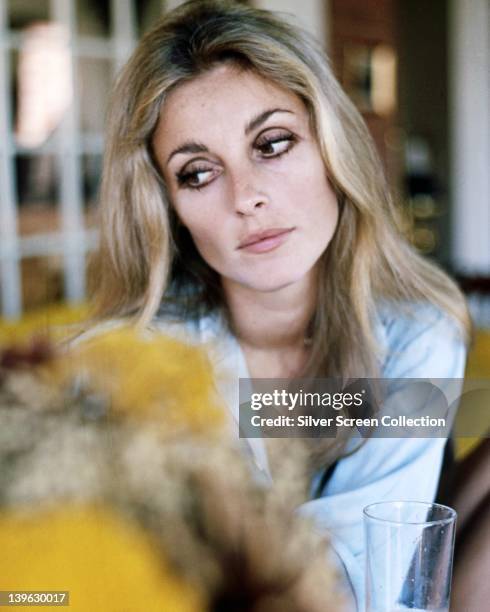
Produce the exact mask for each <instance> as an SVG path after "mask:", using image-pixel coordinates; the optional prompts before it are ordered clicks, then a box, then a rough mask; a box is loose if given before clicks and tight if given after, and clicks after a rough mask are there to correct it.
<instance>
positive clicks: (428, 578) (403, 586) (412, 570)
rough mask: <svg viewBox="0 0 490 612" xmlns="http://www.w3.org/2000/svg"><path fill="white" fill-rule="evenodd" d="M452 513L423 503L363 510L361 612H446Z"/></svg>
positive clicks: (397, 503) (375, 505) (384, 505)
mask: <svg viewBox="0 0 490 612" xmlns="http://www.w3.org/2000/svg"><path fill="white" fill-rule="evenodd" d="M455 525H456V512H455V511H454V510H453V509H452V508H449V507H448V506H442V505H440V504H430V503H425V502H412V501H400V502H396V501H393V502H380V503H377V504H371V505H370V506H367V507H366V508H364V526H365V535H366V612H395V611H396V610H414V611H419V612H426V611H428V610H432V611H434V612H435V611H437V612H448V611H449V597H450V593H451V574H452V565H453V552H454V536H455Z"/></svg>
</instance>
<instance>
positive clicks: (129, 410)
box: [57, 327, 225, 432]
mask: <svg viewBox="0 0 490 612" xmlns="http://www.w3.org/2000/svg"><path fill="white" fill-rule="evenodd" d="M57 369H58V372H60V371H61V373H62V377H63V378H64V379H65V380H67V379H68V380H69V379H73V378H74V377H78V378H79V379H80V380H82V381H83V383H85V384H87V385H88V387H89V389H90V390H91V391H93V392H95V393H96V394H101V395H102V396H104V397H108V398H109V400H110V404H111V405H110V410H111V413H112V414H120V415H124V416H138V417H140V418H145V417H150V418H155V419H157V420H158V421H159V422H161V423H162V424H163V425H164V426H165V427H168V428H173V427H177V428H179V427H184V428H185V429H190V430H192V431H196V432H198V431H204V432H211V431H217V430H219V429H220V428H221V425H222V424H223V423H224V415H225V413H224V408H223V404H222V402H221V400H220V397H219V395H218V392H217V389H216V385H215V378H214V373H213V369H212V367H211V364H210V361H209V359H208V357H207V355H206V352H205V350H204V349H203V348H199V347H196V346H191V345H188V344H184V343H183V342H180V341H178V340H175V339H174V338H171V337H169V336H165V335H162V334H153V333H152V334H149V333H145V334H144V333H143V332H141V331H137V330H136V329H134V328H132V327H121V328H118V329H115V330H111V331H106V332H104V333H99V334H96V335H95V336H94V337H92V338H90V339H88V340H85V341H83V342H81V343H80V344H79V345H77V346H76V347H75V348H74V349H73V350H72V351H70V352H69V353H68V354H67V355H66V356H63V358H62V359H60V360H59V363H58V368H57Z"/></svg>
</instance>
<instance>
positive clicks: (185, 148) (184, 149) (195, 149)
mask: <svg viewBox="0 0 490 612" xmlns="http://www.w3.org/2000/svg"><path fill="white" fill-rule="evenodd" d="M208 152H209V149H208V148H207V146H206V145H203V144H201V143H200V142H194V141H192V140H190V141H188V142H184V144H182V145H181V146H180V147H177V149H174V150H173V151H172V153H170V155H169V156H168V158H167V162H166V165H168V163H169V162H170V160H171V159H172V157H173V156H174V155H178V154H179V153H208Z"/></svg>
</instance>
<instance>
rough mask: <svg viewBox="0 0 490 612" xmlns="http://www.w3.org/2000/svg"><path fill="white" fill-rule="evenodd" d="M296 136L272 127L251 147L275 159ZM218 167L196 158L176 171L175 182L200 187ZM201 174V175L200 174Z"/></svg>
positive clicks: (292, 145) (209, 179) (285, 151)
mask: <svg viewBox="0 0 490 612" xmlns="http://www.w3.org/2000/svg"><path fill="white" fill-rule="evenodd" d="M297 141H298V138H297V136H295V135H294V134H293V133H292V132H289V131H287V130H283V129H278V128H273V129H270V128H269V129H268V130H267V131H266V132H261V133H260V134H259V135H258V137H257V138H256V139H255V141H254V143H253V148H254V149H255V150H256V151H258V152H259V153H260V156H261V157H262V158H263V159H277V158H278V157H281V156H282V155H285V154H286V153H288V152H289V151H291V149H292V148H293V147H294V145H295V144H296V143H297ZM215 174H219V169H218V168H217V167H216V166H215V165H214V164H211V163H210V162H207V161H206V160H203V159H200V160H199V159H196V160H193V161H191V162H189V163H188V164H186V165H185V166H184V167H183V168H182V169H181V170H179V171H178V172H176V174H175V177H176V179H177V184H178V186H179V187H181V188H183V189H196V190H199V189H202V188H203V187H205V186H206V185H208V184H209V183H210V182H212V180H213V178H214V175H215ZM200 175H201V176H200Z"/></svg>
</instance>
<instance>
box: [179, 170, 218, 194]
mask: <svg viewBox="0 0 490 612" xmlns="http://www.w3.org/2000/svg"><path fill="white" fill-rule="evenodd" d="M214 174H215V170H213V169H211V168H191V169H189V170H183V171H181V172H178V173H177V182H178V184H179V186H180V187H189V188H190V189H199V188H201V187H204V186H205V185H207V184H208V183H209V182H210V180H211V179H212V178H213V176H214Z"/></svg>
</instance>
